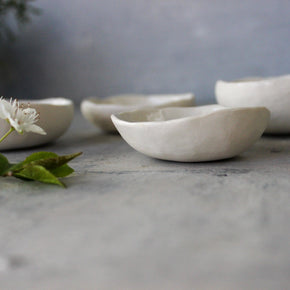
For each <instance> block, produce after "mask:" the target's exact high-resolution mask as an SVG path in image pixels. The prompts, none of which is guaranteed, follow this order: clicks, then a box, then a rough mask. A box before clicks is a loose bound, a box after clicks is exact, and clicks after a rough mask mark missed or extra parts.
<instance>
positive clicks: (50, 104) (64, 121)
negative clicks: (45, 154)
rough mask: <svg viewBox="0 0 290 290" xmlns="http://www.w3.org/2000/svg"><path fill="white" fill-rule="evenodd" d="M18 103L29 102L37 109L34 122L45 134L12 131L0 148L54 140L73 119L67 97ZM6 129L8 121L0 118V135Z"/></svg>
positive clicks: (18, 147)
mask: <svg viewBox="0 0 290 290" xmlns="http://www.w3.org/2000/svg"><path fill="white" fill-rule="evenodd" d="M19 103H20V104H24V105H25V106H26V105H28V104H29V105H30V107H31V108H35V109H36V110H37V112H38V113H39V121H38V122H37V123H36V124H37V125H38V126H40V127H41V128H43V129H44V130H45V132H46V133H47V134H46V135H39V134H35V133H24V134H23V135H20V134H18V133H17V132H13V133H11V134H10V135H9V136H8V137H7V138H6V139H5V140H4V141H3V142H1V143H0V150H10V149H20V148H26V147H32V146H37V145H42V144H45V143H48V142H51V141H54V140H56V139H57V138H58V137H60V136H61V135H62V134H63V133H64V132H65V131H66V130H67V129H68V127H69V125H70V124H71V121H72V119H73V115H74V105H73V102H72V101H71V100H69V99H64V98H47V99H42V100H29V101H28V100H19ZM8 129H9V126H8V123H7V122H6V121H5V120H2V119H0V136H3V135H4V134H5V133H6V132H7V131H8Z"/></svg>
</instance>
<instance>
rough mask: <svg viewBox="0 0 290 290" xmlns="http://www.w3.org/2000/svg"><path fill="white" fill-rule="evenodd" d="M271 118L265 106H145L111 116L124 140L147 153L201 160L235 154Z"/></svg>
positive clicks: (176, 159) (259, 132)
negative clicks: (157, 107) (145, 107)
mask: <svg viewBox="0 0 290 290" xmlns="http://www.w3.org/2000/svg"><path fill="white" fill-rule="evenodd" d="M269 118H270V113H269V111H268V110H267V109H266V108H264V107H256V108H226V107H223V106H220V105H207V106H200V107H191V108H180V107H174V108H165V109H146V110H137V111H131V112H124V113H120V114H117V115H113V116H112V121H113V123H114V124H115V126H116V128H117V130H118V131H119V133H120V134H121V136H122V137H123V138H124V140H125V141H126V142H127V143H128V144H129V145H131V146H132V147H133V148H134V149H136V150H137V151H139V152H142V153H144V154H146V155H148V156H151V157H155V158H160V159H165V160H172V161H182V162H200V161H211V160H218V159H225V158H230V157H233V156H236V155H238V154H240V153H242V152H243V151H245V150H246V149H247V148H248V147H250V146H251V145H252V144H253V143H254V142H255V141H257V140H258V139H259V138H260V136H261V135H262V134H263V132H264V130H265V128H266V126H267V124H268V121H269Z"/></svg>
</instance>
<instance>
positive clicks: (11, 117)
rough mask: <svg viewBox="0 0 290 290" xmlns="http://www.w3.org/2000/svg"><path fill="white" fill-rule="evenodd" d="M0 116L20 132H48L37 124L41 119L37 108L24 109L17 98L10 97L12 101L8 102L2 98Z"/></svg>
mask: <svg viewBox="0 0 290 290" xmlns="http://www.w3.org/2000/svg"><path fill="white" fill-rule="evenodd" d="M0 118H1V119H4V120H7V122H8V123H9V124H10V126H11V127H13V128H14V129H15V130H16V131H17V132H18V133H20V134H23V132H33V133H37V134H41V135H45V134H46V132H45V131H44V130H43V129H42V128H41V127H39V126H37V125H35V123H36V122H37V121H38V119H39V115H38V113H37V112H36V110H35V109H33V108H25V109H23V108H22V107H21V106H19V103H18V102H17V101H16V100H14V101H12V99H10V102H7V101H5V100H4V99H2V98H0Z"/></svg>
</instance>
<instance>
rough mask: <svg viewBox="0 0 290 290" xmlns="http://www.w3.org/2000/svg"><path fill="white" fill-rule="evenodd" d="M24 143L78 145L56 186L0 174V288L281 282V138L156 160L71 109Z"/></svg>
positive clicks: (60, 147)
mask: <svg viewBox="0 0 290 290" xmlns="http://www.w3.org/2000/svg"><path fill="white" fill-rule="evenodd" d="M36 150H38V151H39V150H51V151H54V152H57V153H59V154H65V153H71V152H75V151H83V152H84V154H83V156H82V157H80V158H79V159H76V160H74V161H73V162H71V165H72V166H73V167H74V168H75V170H76V173H75V174H74V176H72V177H68V178H66V179H65V183H66V184H67V185H68V188H67V189H61V188H58V187H55V186H50V185H45V184H40V183H36V182H23V181H19V180H16V179H13V178H6V179H4V178H1V181H0V182H1V183H0V186H1V187H0V289H9V290H14V289H49V290H51V289H263V290H264V289H289V285H290V276H289V273H290V247H289V244H290V235H289V220H290V207H289V204H290V203H289V194H290V166H289V161H290V154H289V153H290V137H289V136H284V137H263V138H262V139H261V140H260V141H258V142H257V143H256V144H255V145H254V146H253V147H252V148H251V149H250V150H248V151H247V152H245V153H244V154H242V155H240V156H239V157H237V158H234V159H231V160H227V161H220V162H208V163H198V164H194V163H192V164H185V163H174V162H165V161H160V160H155V159H151V158H148V157H146V156H144V155H142V154H139V153H138V152H136V151H134V150H133V149H131V148H130V147H129V146H128V145H127V144H126V143H125V142H124V141H123V140H122V139H121V138H120V137H119V136H118V135H103V134H100V133H98V132H97V130H96V129H95V128H94V127H93V126H91V125H90V124H88V123H87V122H85V121H84V120H83V119H82V117H81V116H80V115H79V114H78V115H77V117H76V119H75V121H74V124H73V126H72V128H71V129H70V130H69V132H68V133H67V134H66V135H65V136H63V137H62V138H61V139H59V141H58V142H56V143H54V144H51V145H47V146H44V147H41V148H35V149H31V150H21V151H13V152H6V153H5V154H6V155H7V156H8V157H9V159H10V160H11V161H17V160H20V159H22V158H24V157H25V156H27V155H28V154H29V153H30V152H32V151H36Z"/></svg>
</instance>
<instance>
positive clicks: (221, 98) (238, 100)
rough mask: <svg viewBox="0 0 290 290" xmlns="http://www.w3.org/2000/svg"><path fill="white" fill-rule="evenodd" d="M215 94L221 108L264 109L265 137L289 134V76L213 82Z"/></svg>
mask: <svg viewBox="0 0 290 290" xmlns="http://www.w3.org/2000/svg"><path fill="white" fill-rule="evenodd" d="M215 94H216V99H217V102H218V103H219V104H220V105H223V106H229V107H256V106H264V107H266V108H267V109H269V110H270V112H271V119H270V122H269V125H268V127H267V129H266V133H272V134H289V133H290V75H284V76H280V77H271V78H246V79H242V80H237V81H232V82H225V81H217V82H216V87H215Z"/></svg>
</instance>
